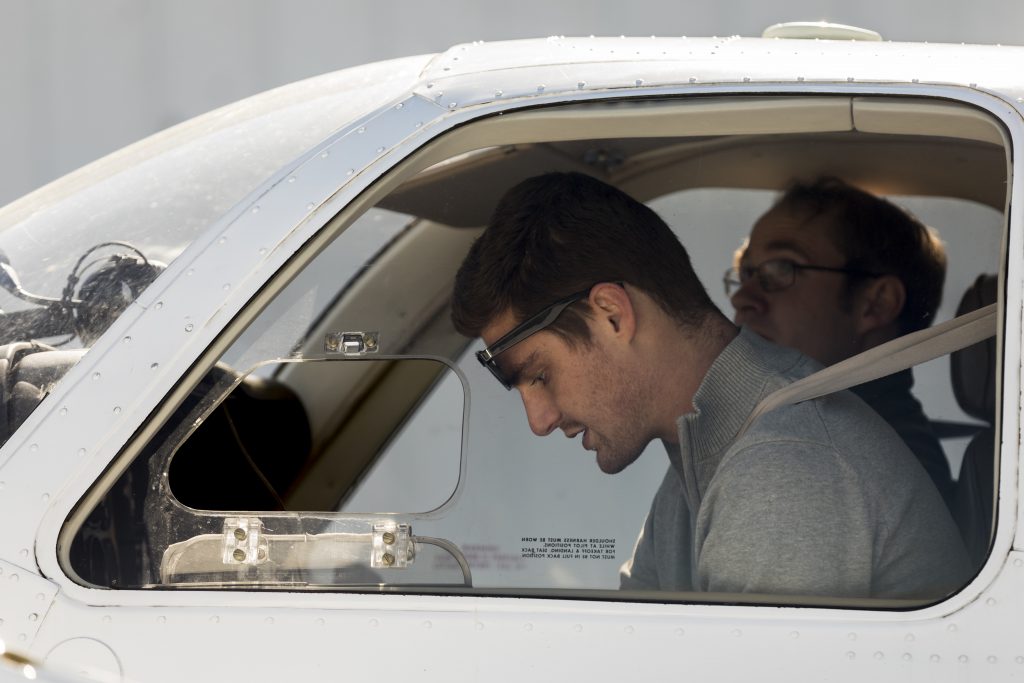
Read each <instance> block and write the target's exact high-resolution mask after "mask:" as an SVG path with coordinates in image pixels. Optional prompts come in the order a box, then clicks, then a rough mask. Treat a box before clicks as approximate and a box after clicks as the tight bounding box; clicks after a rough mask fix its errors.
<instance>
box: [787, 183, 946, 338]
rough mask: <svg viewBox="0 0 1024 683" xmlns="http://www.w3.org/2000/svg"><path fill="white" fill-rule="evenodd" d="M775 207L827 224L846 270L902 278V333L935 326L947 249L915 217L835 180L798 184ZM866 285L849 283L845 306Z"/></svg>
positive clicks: (944, 274) (858, 282) (853, 279)
mask: <svg viewBox="0 0 1024 683" xmlns="http://www.w3.org/2000/svg"><path fill="white" fill-rule="evenodd" d="M776 207H781V208H784V209H786V210H788V211H789V212H790V213H792V214H793V215H795V216H800V217H801V218H804V219H805V220H806V221H811V220H816V219H819V218H824V219H826V221H827V222H828V223H829V224H830V225H831V226H832V229H831V231H830V232H831V234H830V238H831V239H832V242H833V244H835V245H836V247H837V248H838V249H839V251H840V253H842V254H843V255H844V256H845V257H846V264H845V267H846V268H851V269H854V270H861V271H864V272H867V273H874V274H877V275H894V276H896V277H897V278H899V280H900V282H902V283H903V287H904V289H905V290H906V302H905V303H904V304H903V310H902V311H900V315H899V318H898V322H899V325H900V331H901V332H902V333H903V334H906V333H908V332H914V331H915V330H920V329H923V328H925V327H928V326H929V325H931V323H932V320H934V319H935V311H936V310H937V309H938V308H939V304H940V303H941V302H942V286H943V284H944V283H945V280H946V250H945V247H943V245H942V241H941V240H940V239H939V238H938V236H937V235H936V234H935V233H934V232H933V231H932V230H931V229H929V228H928V227H927V226H926V225H924V224H923V223H921V221H919V220H917V218H915V217H914V216H913V215H912V214H910V213H909V212H908V211H906V210H904V209H902V208H900V207H898V206H896V205H895V204H893V203H891V202H888V201H886V200H885V199H882V198H880V197H876V196H875V195H873V194H871V193H869V192H865V191H863V190H860V189H858V188H856V187H853V186H852V185H848V184H847V183H845V182H843V181H842V180H839V179H838V178H832V177H825V178H819V179H818V180H817V181H815V182H813V183H810V184H796V185H793V186H792V187H790V188H789V189H788V190H787V191H786V192H785V194H783V195H782V197H781V198H780V199H779V200H778V202H776V203H775V207H773V208H776ZM862 284H863V280H862V279H859V278H856V277H851V278H849V280H848V285H847V291H846V296H845V298H844V301H846V302H849V301H852V298H853V294H854V293H855V292H856V291H857V288H858V287H859V286H860V285H862Z"/></svg>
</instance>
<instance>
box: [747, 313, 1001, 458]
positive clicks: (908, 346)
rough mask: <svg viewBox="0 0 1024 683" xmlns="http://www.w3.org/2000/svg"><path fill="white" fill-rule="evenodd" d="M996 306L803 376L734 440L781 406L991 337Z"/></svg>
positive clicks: (772, 397)
mask: <svg viewBox="0 0 1024 683" xmlns="http://www.w3.org/2000/svg"><path fill="white" fill-rule="evenodd" d="M997 318H998V309H997V305H996V304H989V305H988V306H985V307H984V308H979V309H978V310H976V311H971V312H970V313H965V314H964V315H961V316H957V317H956V318H953V319H952V320H947V321H946V322H944V323H940V324H938V325H935V326H933V327H928V328H925V329H923V330H918V331H917V332H912V333H910V334H907V335H904V336H902V337H897V338H896V339H893V340H891V341H888V342H886V343H884V344H879V345H878V346H876V347H874V348H871V349H868V350H867V351H864V352H863V353H859V354H857V355H856V356H852V357H850V358H847V359H846V360H843V361H840V362H839V363H836V364H835V365H831V366H829V367H827V368H824V369H823V370H819V371H818V372H816V373H814V374H813V375H808V376H807V377H803V378H801V379H798V380H797V381H795V382H793V383H792V384H788V385H786V386H784V387H782V388H781V389H778V390H777V391H774V392H772V393H771V394H769V395H768V396H765V397H764V399H763V400H762V401H761V402H760V403H758V404H757V407H756V408H754V410H753V412H751V413H750V415H749V416H748V417H747V421H746V422H744V423H743V426H742V427H740V431H739V432H738V433H737V434H736V438H737V439H738V438H739V437H740V436H742V435H743V434H744V432H746V431H747V429H749V428H750V425H752V424H753V423H754V421H755V420H757V418H759V417H761V416H762V415H764V414H765V413H767V412H769V411H772V410H775V409H776V408H779V407H781V406H786V405H790V404H793V403H800V402H801V401H808V400H810V399H814V398H819V397H821V396H825V395H827V394H831V393H833V392H836V391H842V390H843V389H849V388H850V387H855V386H857V385H859V384H864V383H865V382H870V381H871V380H875V379H878V378H879V377H885V376H887V375H891V374H893V373H896V372H899V371H900V370H906V369H907V368H910V367H913V366H915V365H918V364H920V363H924V362H927V361H930V360H933V359H935V358H939V357H940V356H945V355H946V354H948V353H952V352H953V351H958V350H960V349H963V348H966V347H968V346H970V345H972V344H976V343H978V342H980V341H983V340H985V339H988V338H989V337H992V336H995V334H996V329H997V328H996V325H997Z"/></svg>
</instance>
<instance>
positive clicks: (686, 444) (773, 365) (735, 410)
mask: <svg viewBox="0 0 1024 683" xmlns="http://www.w3.org/2000/svg"><path fill="white" fill-rule="evenodd" d="M802 361H804V362H807V361H809V359H808V358H807V357H806V356H803V355H802V354H801V353H800V352H799V351H795V350H793V349H787V348H783V347H781V346H777V345H775V344H773V343H771V342H769V341H768V340H766V339H765V338H763V337H761V336H760V335H758V334H757V333H756V332H754V331H753V330H750V329H749V328H747V327H743V328H741V329H740V333H739V334H738V335H737V336H736V337H735V338H734V339H733V340H732V341H731V342H730V343H729V344H728V345H727V346H726V347H725V348H724V349H723V350H722V352H721V353H720V354H719V355H718V357H717V358H716V359H715V361H714V362H713V363H712V364H711V367H710V368H709V369H708V372H707V374H706V375H705V376H704V379H703V381H702V382H701V384H700V387H699V388H698V389H697V393H695V394H694V396H693V407H694V410H693V412H691V413H686V414H685V415H682V416H681V417H679V418H678V420H677V421H676V425H677V426H678V429H679V447H680V451H681V454H680V455H681V458H680V460H681V462H679V463H674V464H677V465H678V466H681V467H682V473H681V474H682V476H683V477H684V479H685V480H688V481H687V483H688V484H693V485H695V486H696V488H697V491H696V492H695V493H698V495H702V494H703V491H704V489H705V488H706V486H707V483H708V482H709V481H710V480H711V477H712V476H713V475H714V473H715V470H716V469H718V464H719V462H720V461H721V458H722V455H724V451H725V450H726V449H727V448H728V446H729V445H730V444H731V443H732V441H733V440H734V439H735V437H736V434H737V432H739V430H740V427H742V426H743V423H744V422H745V421H746V419H747V416H748V415H750V413H751V412H752V411H753V410H754V408H755V407H756V406H757V404H758V403H759V402H760V401H761V399H763V398H764V397H765V396H767V395H768V394H769V393H771V392H772V391H775V390H776V389H778V388H780V387H782V386H784V385H786V384H788V383H789V382H790V381H792V379H793V378H792V377H791V376H788V375H790V373H791V372H792V371H793V369H794V368H795V366H797V365H798V364H800V363H801V362H802ZM780 374H781V375H782V376H780ZM673 460H674V458H673ZM687 488H688V489H690V490H691V491H692V488H691V486H687Z"/></svg>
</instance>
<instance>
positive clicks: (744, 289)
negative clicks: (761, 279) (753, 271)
mask: <svg viewBox="0 0 1024 683" xmlns="http://www.w3.org/2000/svg"><path fill="white" fill-rule="evenodd" d="M729 300H730V301H732V307H733V308H734V309H735V310H736V315H735V316H733V319H734V320H736V321H737V322H739V320H740V318H741V317H743V316H745V315H750V314H755V315H756V314H759V313H763V312H764V310H765V308H766V306H767V302H766V301H765V297H764V291H762V289H761V287H760V285H759V284H758V283H757V278H756V277H752V278H748V279H747V280H746V281H745V282H744V283H743V284H741V285H740V287H739V289H737V290H736V291H735V292H734V293H733V295H732V296H731V297H729Z"/></svg>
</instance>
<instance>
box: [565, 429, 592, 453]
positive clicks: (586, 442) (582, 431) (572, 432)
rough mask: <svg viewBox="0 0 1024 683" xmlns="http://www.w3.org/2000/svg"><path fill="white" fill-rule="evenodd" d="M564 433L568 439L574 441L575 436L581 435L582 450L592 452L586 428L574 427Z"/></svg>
mask: <svg viewBox="0 0 1024 683" xmlns="http://www.w3.org/2000/svg"><path fill="white" fill-rule="evenodd" d="M564 431H565V435H566V436H567V437H568V438H570V439H575V438H576V437H577V436H579V435H580V434H582V435H583V439H582V442H583V448H584V449H585V450H588V451H592V450H594V447H593V444H592V443H591V439H590V430H588V429H587V428H586V427H574V428H572V429H566V430H564Z"/></svg>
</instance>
